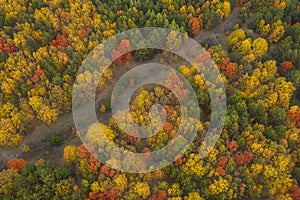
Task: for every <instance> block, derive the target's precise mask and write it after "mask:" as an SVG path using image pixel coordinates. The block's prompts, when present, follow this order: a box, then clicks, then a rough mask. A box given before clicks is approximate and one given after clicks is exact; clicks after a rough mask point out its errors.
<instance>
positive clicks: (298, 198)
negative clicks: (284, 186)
mask: <svg viewBox="0 0 300 200" xmlns="http://www.w3.org/2000/svg"><path fill="white" fill-rule="evenodd" d="M289 194H290V195H291V197H292V198H293V199H294V200H300V188H299V187H298V186H297V185H293V186H292V187H291V188H290V189H289Z"/></svg>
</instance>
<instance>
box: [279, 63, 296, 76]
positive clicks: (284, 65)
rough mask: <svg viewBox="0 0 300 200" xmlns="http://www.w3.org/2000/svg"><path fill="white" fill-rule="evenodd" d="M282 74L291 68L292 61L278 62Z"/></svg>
mask: <svg viewBox="0 0 300 200" xmlns="http://www.w3.org/2000/svg"><path fill="white" fill-rule="evenodd" d="M280 67H281V73H282V75H286V73H287V72H288V71H290V70H292V69H293V63H292V62H289V61H284V62H283V63H281V64H280Z"/></svg>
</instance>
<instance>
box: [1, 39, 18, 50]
mask: <svg viewBox="0 0 300 200" xmlns="http://www.w3.org/2000/svg"><path fill="white" fill-rule="evenodd" d="M14 50H15V46H14V44H11V43H10V44H8V43H7V42H6V41H5V39H4V38H1V37H0V53H2V52H4V53H12V52H14Z"/></svg>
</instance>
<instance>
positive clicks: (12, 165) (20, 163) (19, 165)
mask: <svg viewBox="0 0 300 200" xmlns="http://www.w3.org/2000/svg"><path fill="white" fill-rule="evenodd" d="M25 165H26V161H25V160H24V159H22V158H13V159H10V160H9V161H7V163H6V167H7V168H9V169H16V170H18V171H21V170H22V169H23V168H24V167H25Z"/></svg>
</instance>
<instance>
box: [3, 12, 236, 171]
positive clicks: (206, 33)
mask: <svg viewBox="0 0 300 200" xmlns="http://www.w3.org/2000/svg"><path fill="white" fill-rule="evenodd" d="M239 11H240V7H235V9H234V10H233V11H232V13H231V15H230V16H229V18H227V19H226V20H225V21H223V22H222V23H221V24H219V25H218V26H216V27H214V28H212V29H211V30H201V31H200V32H199V34H198V35H197V36H196V37H195V38H194V39H195V40H196V41H198V42H199V43H205V42H207V41H212V42H213V43H215V44H221V45H222V47H223V48H224V49H225V50H226V49H227V48H226V46H227V45H226V41H227V35H226V34H225V32H226V31H229V30H232V29H233V26H234V25H235V24H236V23H237V20H238V17H239ZM161 58H162V55H161V54H158V55H157V56H156V57H155V58H154V60H152V62H157V63H159V60H160V59H161ZM183 63H184V61H181V62H179V63H177V64H176V65H181V64H183ZM138 64H139V63H138V62H135V61H134V62H132V63H131V66H136V65H138ZM122 68H123V69H122ZM120 69H121V70H120ZM125 72H126V69H125V67H122V66H121V67H120V66H119V67H118V69H117V70H114V73H115V74H114V78H113V80H112V83H113V84H114V83H116V82H117V80H118V79H119V77H120V76H121V75H122V74H124V73H125ZM113 84H112V85H111V86H110V87H106V88H104V89H103V90H102V92H101V94H100V95H99V97H98V101H99V102H103V101H104V100H106V99H107V97H108V96H109V95H110V94H111V92H112V88H113ZM84 111H85V110H84V108H83V112H84ZM110 116H111V115H110V114H109V113H105V114H103V115H101V116H100V117H99V121H101V120H107V119H108V118H109V117H110ZM32 126H33V131H32V132H31V133H30V134H28V135H26V136H25V137H24V139H23V141H22V144H21V145H20V146H19V147H16V148H6V147H5V148H4V147H0V169H1V168H3V167H4V166H5V163H6V162H7V160H9V159H11V158H16V157H22V158H24V159H25V160H26V161H27V162H29V163H35V161H36V160H38V159H40V158H42V159H44V160H45V161H46V162H48V163H55V164H60V163H62V162H63V151H64V147H65V146H67V145H80V144H81V140H80V138H79V137H78V136H76V134H75V133H74V127H75V125H74V120H73V115H72V113H71V112H70V113H65V114H62V115H60V116H59V117H58V119H57V120H56V121H55V122H54V123H52V124H51V125H50V126H48V125H46V124H41V123H40V122H38V121H36V122H34V123H33V124H32ZM53 135H55V136H58V137H59V138H61V140H62V142H61V143H60V144H58V145H53V144H51V137H53ZM24 145H28V146H29V147H30V152H27V153H24V152H22V148H23V146H24Z"/></svg>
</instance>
